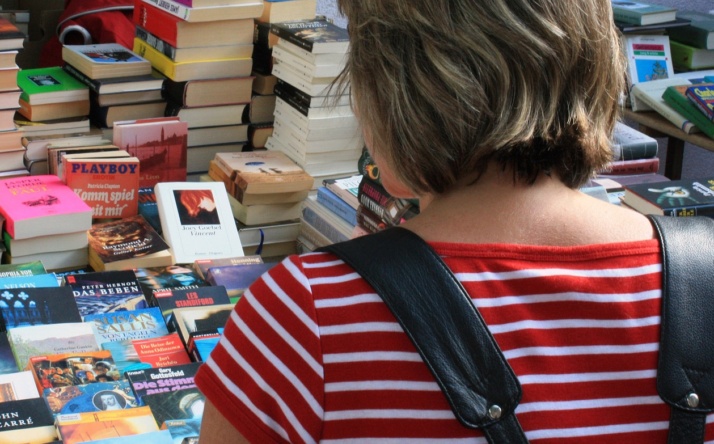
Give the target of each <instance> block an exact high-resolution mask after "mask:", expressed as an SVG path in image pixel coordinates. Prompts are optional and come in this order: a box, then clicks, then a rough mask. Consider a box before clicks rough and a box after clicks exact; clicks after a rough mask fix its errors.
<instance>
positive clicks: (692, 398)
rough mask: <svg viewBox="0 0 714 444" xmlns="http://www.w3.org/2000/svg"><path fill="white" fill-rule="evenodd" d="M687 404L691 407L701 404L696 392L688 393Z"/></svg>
mask: <svg viewBox="0 0 714 444" xmlns="http://www.w3.org/2000/svg"><path fill="white" fill-rule="evenodd" d="M687 405H688V406H689V407H697V406H699V396H698V395H697V394H696V393H690V394H688V395H687Z"/></svg>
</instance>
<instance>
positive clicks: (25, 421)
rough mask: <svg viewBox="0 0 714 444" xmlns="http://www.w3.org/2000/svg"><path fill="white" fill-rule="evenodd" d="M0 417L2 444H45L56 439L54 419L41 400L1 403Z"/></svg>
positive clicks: (0, 439)
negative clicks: (0, 418)
mask: <svg viewBox="0 0 714 444" xmlns="http://www.w3.org/2000/svg"><path fill="white" fill-rule="evenodd" d="M0 417H2V420H1V421H0V441H1V442H3V443H7V444H24V443H46V442H52V441H55V439H56V438H57V431H56V430H55V427H54V418H53V417H52V413H50V411H49V410H48V409H47V407H45V401H44V400H43V399H42V398H32V399H21V400H17V401H7V402H1V403H0Z"/></svg>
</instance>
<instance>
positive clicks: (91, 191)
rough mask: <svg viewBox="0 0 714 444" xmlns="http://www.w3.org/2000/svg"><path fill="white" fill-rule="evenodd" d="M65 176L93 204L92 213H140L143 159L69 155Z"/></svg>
mask: <svg viewBox="0 0 714 444" xmlns="http://www.w3.org/2000/svg"><path fill="white" fill-rule="evenodd" d="M63 163H64V180H65V183H66V184H67V186H69V187H70V188H72V190H74V192H75V193H77V195H78V196H79V197H81V198H82V200H83V201H84V202H85V203H86V204H87V205H89V206H90V207H92V216H93V217H94V218H100V219H122V218H126V217H131V216H136V214H137V211H138V201H139V195H138V190H139V177H140V173H139V159H138V158H137V157H124V158H101V157H94V158H84V159H79V158H71V157H69V158H66V159H65V161H64V162H63Z"/></svg>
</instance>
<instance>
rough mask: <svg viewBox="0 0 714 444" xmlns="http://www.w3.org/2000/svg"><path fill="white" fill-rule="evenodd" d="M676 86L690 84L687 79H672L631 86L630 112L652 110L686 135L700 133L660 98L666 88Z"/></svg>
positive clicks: (690, 122)
mask: <svg viewBox="0 0 714 444" xmlns="http://www.w3.org/2000/svg"><path fill="white" fill-rule="evenodd" d="M676 85H691V82H690V81H689V80H687V79H681V78H672V79H661V80H652V81H650V82H641V83H637V84H635V85H633V86H632V89H631V90H630V99H631V102H632V110H633V111H650V110H654V111H656V112H657V113H659V114H660V115H661V116H663V117H664V118H666V119H667V120H669V121H670V122H672V124H673V125H674V126H676V127H677V128H679V129H681V130H682V131H684V132H685V133H687V134H693V133H697V132H701V130H700V129H699V128H698V127H697V126H696V125H695V124H694V123H693V122H692V121H690V120H689V119H688V118H687V117H685V116H684V115H682V113H680V112H679V111H677V110H676V109H674V108H672V107H671V106H670V105H669V104H667V102H665V100H664V99H663V98H662V96H663V95H664V92H665V90H666V89H667V87H668V86H676Z"/></svg>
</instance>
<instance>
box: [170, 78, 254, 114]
mask: <svg viewBox="0 0 714 444" xmlns="http://www.w3.org/2000/svg"><path fill="white" fill-rule="evenodd" d="M252 84H253V77H252V76H247V77H228V78H223V79H200V80H190V81H185V82H175V81H173V80H171V79H167V80H166V82H165V83H164V94H165V96H166V98H167V100H168V101H169V102H173V103H176V104H180V105H181V106H186V107H201V106H216V105H232V104H235V103H248V102H250V100H251V92H252V90H251V86H252Z"/></svg>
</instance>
